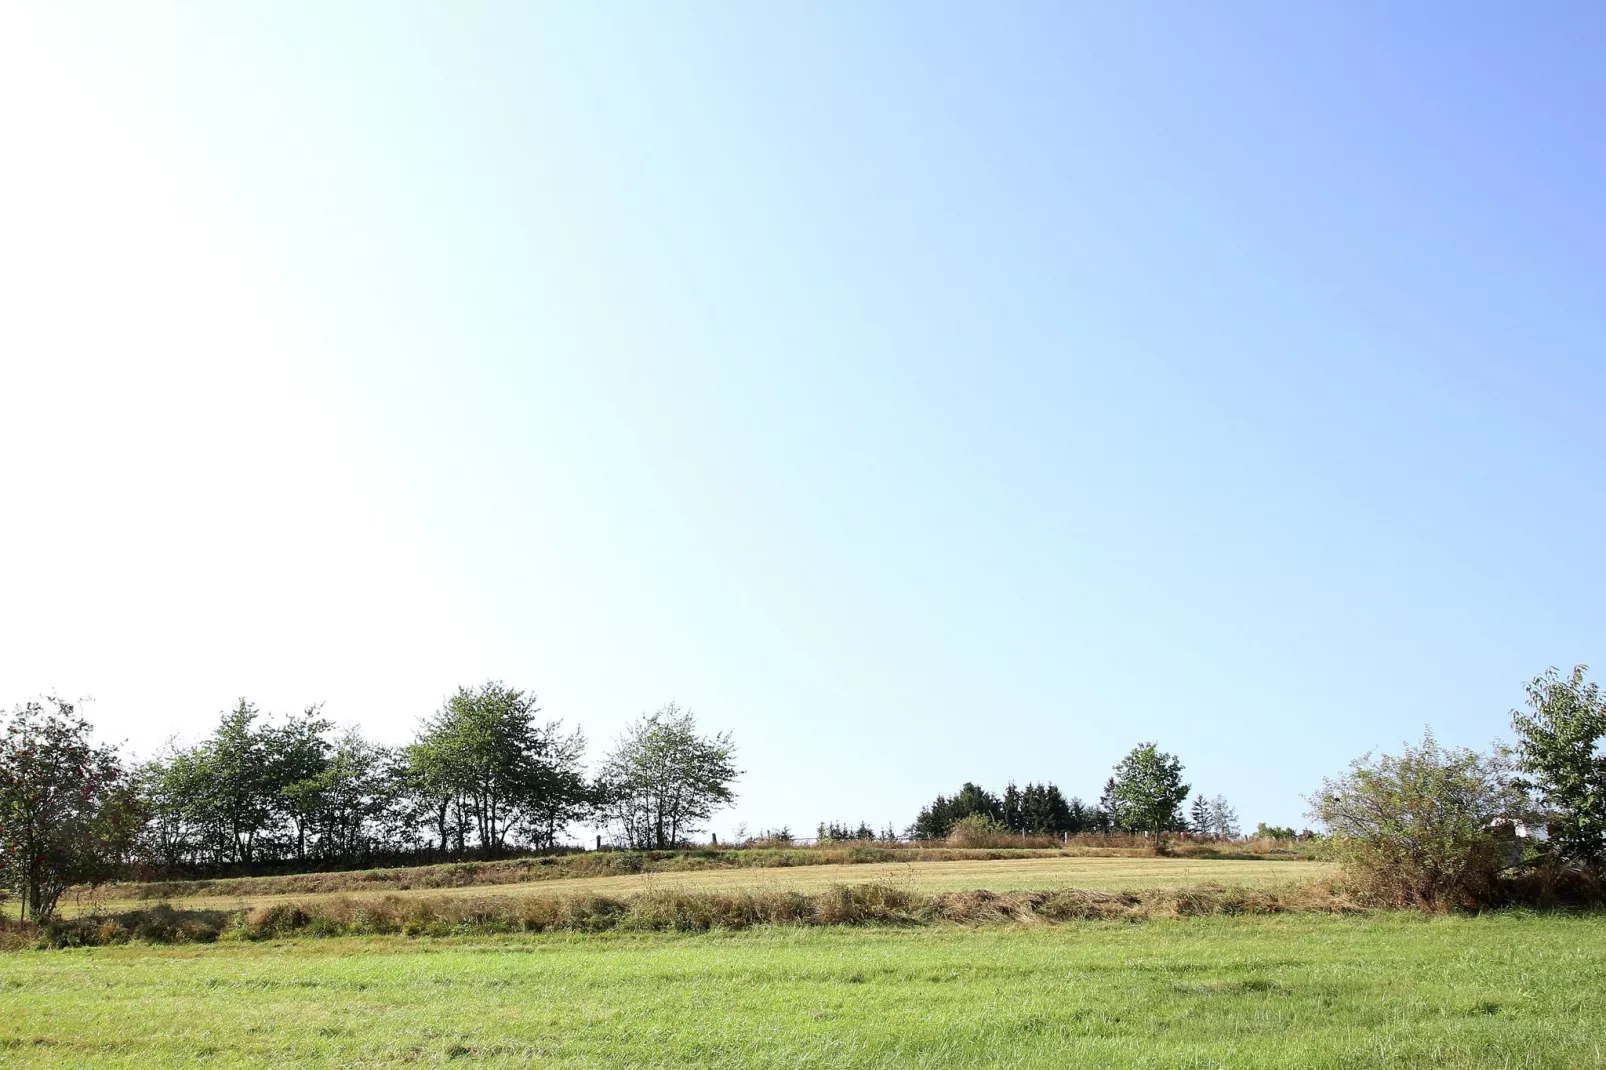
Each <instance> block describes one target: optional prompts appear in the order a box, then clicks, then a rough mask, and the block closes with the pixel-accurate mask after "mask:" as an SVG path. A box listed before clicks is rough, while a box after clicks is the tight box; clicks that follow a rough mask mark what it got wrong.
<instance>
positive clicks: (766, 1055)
mask: <svg viewBox="0 0 1606 1070" xmlns="http://www.w3.org/2000/svg"><path fill="white" fill-rule="evenodd" d="M0 1004H3V1006H4V1013H3V1014H0V1062H3V1063H4V1064H5V1065H7V1066H13V1067H80V1066H81V1067H90V1066H93V1067H163V1066H191V1065H197V1064H204V1065H208V1066H219V1067H234V1066H241V1067H245V1066H250V1067H288V1066H314V1067H316V1066H341V1067H385V1066H399V1065H425V1066H434V1065H447V1064H450V1065H478V1066H488V1067H512V1066H525V1065H529V1064H531V1063H536V1062H539V1063H540V1064H541V1065H544V1066H554V1067H593V1066H595V1067H601V1066H658V1067H670V1066H676V1067H688V1066H707V1065H726V1066H753V1067H766V1066H774V1067H781V1066H785V1067H809V1066H818V1067H885V1066H916V1067H928V1068H940V1067H978V1066H980V1067H987V1066H1027V1067H1035V1066H1042V1067H1048V1066H1055V1067H1063V1066H1090V1067H1091V1066H1099V1067H1105V1066H1113V1067H1218V1066H1255V1067H1376V1066H1422V1065H1427V1064H1430V1063H1431V1064H1433V1065H1435V1066H1437V1067H1585V1066H1601V1065H1606V1041H1603V1039H1602V1038H1606V917H1603V916H1600V915H1586V916H1566V915H1559V914H1527V913H1521V912H1513V913H1503V914H1488V915H1482V916H1441V917H1427V916H1424V915H1420V914H1415V913H1411V912H1388V913H1382V914H1368V915H1360V916H1334V915H1325V914H1284V915H1276V916H1256V917H1205V918H1187V919H1180V920H1150V921H1144V922H1139V923H1120V922H1071V923H1067V924H1063V925H1036V926H1030V925H996V926H981V927H967V926H959V925H937V926H930V927H918V928H898V927H876V926H868V927H836V928H805V927H788V926H770V927H761V928H755V929H750V930H746V931H742V932H729V933H721V932H715V933H707V934H699V935H680V934H649V935H641V934H632V935H625V934H618V933H613V934H603V935H584V936H578V935H570V934H541V935H508V936H493V937H457V938H448V939H431V938H408V937H402V936H388V937H372V936H370V937H361V938H333V939H293V940H281V941H270V942H261V943H221V944H215V945H209V946H183V947H156V946H149V945H140V944H132V945H128V946H124V947H107V948H90V949H78V950H66V951H20V952H14V953H10V954H5V955H0Z"/></svg>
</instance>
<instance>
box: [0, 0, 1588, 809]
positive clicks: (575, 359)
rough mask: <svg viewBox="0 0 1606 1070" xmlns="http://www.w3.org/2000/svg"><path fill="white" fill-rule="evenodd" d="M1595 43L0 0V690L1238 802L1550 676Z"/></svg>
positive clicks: (1217, 8) (693, 15)
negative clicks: (679, 741)
mask: <svg viewBox="0 0 1606 1070" xmlns="http://www.w3.org/2000/svg"><path fill="white" fill-rule="evenodd" d="M1603 55H1606V9H1603V8H1601V7H1600V6H1599V5H1595V4H1583V3H1579V4H1566V3H1544V4H1534V5H1515V4H1508V3H1490V4H1479V3H1454V4H1443V5H1434V4H1426V3H1421V4H1407V5H1399V4H1342V5H1340V4H1296V5H1289V4H1281V3H1263V4H1257V3H1236V4H1230V5H1195V4H1182V3H1145V4H1093V3H1088V4H1035V3H1007V4H955V5H943V4H933V3H920V4H915V3H907V4H893V3H884V4H862V3H847V2H828V3H820V4H736V3H707V4H641V5H634V4H606V5H602V4H582V3H574V4H529V3H509V4H505V5H495V4H488V3H472V4H451V5H441V4H422V3H419V4H410V3H398V2H384V3H373V4H368V5H360V4H335V5H330V4H321V3H311V2H303V3H284V4H252V5H244V4H242V5H223V4H195V5H190V6H179V7H166V6H162V5H160V4H138V5H129V4H120V3H109V4H106V5H104V6H86V5H81V4H74V3H63V4H55V3H52V4H40V5H37V6H31V5H21V6H18V5H15V4H7V5H6V6H4V7H0V703H4V704H5V705H10V704H11V703H14V702H16V701H20V700H22V699H23V698H26V697H27V696H29V695H31V694H34V693H38V692H41V691H56V692H59V693H61V694H63V695H64V696H69V697H76V696H85V695H87V696H93V698H94V702H93V703H92V704H91V705H90V707H89V710H90V713H91V716H92V717H93V719H94V720H95V721H96V722H97V724H98V725H99V726H100V727H101V729H102V732H103V734H104V735H105V736H107V737H108V738H113V739H124V740H127V741H128V742H129V743H130V745H131V746H132V747H133V748H134V749H136V750H140V751H148V750H150V749H151V748H153V747H154V746H155V745H156V744H158V743H159V742H160V741H161V740H162V739H163V738H164V737H166V736H167V735H169V734H171V733H178V734H180V735H181V736H183V737H185V738H195V737H196V735H198V734H199V733H200V732H202V731H203V730H204V729H205V728H206V727H207V726H208V725H209V723H211V722H212V721H213V720H214V719H215V717H216V716H217V713H218V711H219V710H221V709H223V708H224V707H226V706H228V705H231V704H232V702H233V700H234V699H235V698H236V697H238V696H240V695H248V696H250V697H252V698H253V699H254V700H255V701H257V702H258V704H259V705H261V706H263V707H264V708H266V709H268V710H272V711H279V712H282V711H288V710H292V709H297V708H299V707H301V706H303V705H305V704H307V703H310V702H320V701H321V702H324V703H325V711H326V712H327V713H328V714H329V715H330V716H332V717H334V718H335V719H337V720H340V721H346V722H354V723H358V724H360V725H362V726H363V727H364V728H365V729H367V730H368V731H369V732H370V733H372V734H373V735H375V736H377V737H379V738H381V739H384V740H386V741H390V742H400V741H402V740H404V739H405V738H406V737H407V735H408V733H409V732H410V731H411V729H412V727H413V726H414V725H415V724H416V722H417V721H418V719H419V718H420V717H422V716H424V715H426V714H428V713H429V712H431V710H433V709H434V708H435V707H436V706H438V704H439V702H440V700H441V698H442V697H443V696H444V695H445V694H446V693H447V692H449V691H450V690H452V689H453V688H455V687H456V686H457V685H458V684H461V683H472V682H475V681H478V680H482V679H485V678H487V677H500V678H503V679H505V680H507V681H508V682H510V683H514V684H518V685H522V686H526V687H528V688H530V689H533V690H534V691H536V692H537V693H538V694H539V695H540V697H541V700H542V705H543V707H544V709H545V711H546V712H547V713H548V714H549V715H551V716H555V717H561V718H563V719H565V720H566V721H567V722H569V723H571V724H573V723H578V724H579V725H581V726H583V727H584V728H585V729H586V731H587V733H588V734H589V735H590V736H591V737H592V739H593V740H594V747H593V750H594V752H595V751H597V750H600V747H601V745H604V744H606V743H607V741H609V740H610V739H611V738H613V737H614V735H615V734H616V733H617V731H618V730H619V728H620V726H621V725H622V724H623V723H624V722H625V721H626V720H628V719H629V718H631V717H633V716H635V715H637V714H639V713H641V712H643V711H646V710H649V709H652V708H654V707H656V706H658V705H659V704H661V703H663V702H665V701H667V700H669V699H675V700H677V701H679V702H680V703H682V704H683V705H689V706H691V707H692V708H693V709H695V710H696V711H697V712H698V714H699V716H700V718H701V720H702V722H703V724H704V725H705V726H706V727H708V728H709V729H716V728H718V729H730V730H731V731H733V732H734V733H735V736H736V739H737V742H738V744H739V745H740V748H741V759H742V765H743V766H744V768H745V769H747V770H748V772H747V775H746V777H745V778H744V780H743V783H742V786H741V792H742V799H741V803H740V806H739V807H738V808H737V810H735V811H734V812H732V813H730V814H727V815H724V816H722V817H721V818H720V819H719V821H718V822H717V823H716V824H715V826H714V827H715V829H716V830H717V831H721V832H728V831H729V830H730V829H732V828H734V826H735V825H736V823H737V822H738V821H746V822H747V823H748V824H749V825H750V826H751V827H752V828H755V829H757V828H760V827H768V826H773V825H779V824H782V823H785V824H789V825H791V826H792V828H793V829H794V830H795V831H812V828H813V826H814V824H815V823H816V822H818V821H819V820H821V819H829V818H837V819H843V820H848V821H857V820H859V819H861V818H862V819H865V820H868V821H870V822H872V823H874V824H877V825H879V824H882V823H884V822H887V821H893V822H896V823H897V824H898V825H900V826H901V825H904V824H906V823H907V822H908V821H909V820H910V819H911V818H912V817H913V816H914V812H915V811H916V810H917V809H918V807H919V806H920V804H921V803H922V802H923V801H925V800H926V799H928V798H929V797H930V796H932V795H933V794H935V793H936V792H938V791H940V790H949V789H952V788H954V787H956V786H957V785H958V784H959V783H960V782H962V781H964V780H966V779H973V780H977V781H979V782H981V783H983V784H985V785H987V786H990V787H992V788H994V789H1000V788H1002V786H1003V784H1004V782H1005V781H1006V780H1007V779H1009V778H1015V779H1017V780H1021V781H1024V780H1028V779H1052V780H1054V781H1056V782H1058V783H1059V784H1060V785H1061V786H1062V787H1063V788H1064V789H1066V790H1067V791H1068V792H1074V793H1077V794H1080V795H1083V796H1084V797H1096V796H1097V794H1098V792H1099V788H1100V785H1101V784H1102V782H1103V780H1104V778H1105V776H1106V775H1107V773H1108V771H1109V769H1110V767H1111V765H1112V764H1113V763H1115V762H1116V761H1117V760H1118V759H1119V758H1120V756H1121V755H1122V754H1123V753H1124V752H1125V751H1126V750H1127V749H1128V748H1130V747H1131V746H1132V745H1134V744H1135V743H1138V742H1139V741H1142V740H1147V739H1155V740H1158V741H1159V742H1160V744H1161V746H1162V747H1164V748H1166V749H1169V750H1172V751H1174V752H1176V753H1177V754H1179V755H1180V756H1181V757H1182V759H1183V761H1184V763H1185V764H1186V767H1187V772H1188V775H1189V778H1190V780H1191V781H1192V783H1193V784H1194V785H1195V786H1196V787H1197V788H1199V789H1202V790H1204V791H1206V792H1207V793H1210V794H1215V793H1217V792H1220V793H1222V794H1225V795H1226V796H1227V797H1228V798H1229V799H1231V800H1233V801H1234V802H1235V803H1236V804H1237V806H1238V808H1239V811H1240V813H1241V816H1242V817H1243V819H1244V820H1245V822H1246V823H1247V824H1248V825H1250V826H1251V827H1252V826H1253V825H1254V823H1255V822H1256V821H1259V820H1266V821H1273V822H1276V823H1293V822H1299V821H1300V820H1301V817H1302V813H1303V810H1304V805H1303V803H1302V801H1301V799H1300V796H1301V795H1302V794H1303V793H1305V792H1308V791H1309V790H1311V789H1312V788H1313V787H1314V786H1315V784H1316V782H1317V781H1318V780H1319V778H1320V777H1321V776H1323V775H1324V774H1327V773H1330V772H1333V771H1336V770H1337V769H1338V768H1340V767H1341V766H1342V764H1343V763H1344V762H1345V761H1346V760H1348V759H1349V758H1351V757H1353V756H1355V755H1357V754H1360V753H1361V752H1364V751H1366V750H1368V749H1370V748H1373V747H1379V746H1381V747H1385V748H1386V747H1394V746H1397V745H1398V744H1399V742H1400V741H1401V740H1402V739H1404V738H1406V737H1409V736H1414V735H1415V734H1416V733H1418V732H1419V731H1420V729H1421V726H1422V725H1424V724H1429V723H1430V724H1432V725H1433V726H1434V727H1435V728H1436V729H1437V730H1438V732H1439V735H1440V737H1441V739H1443V740H1445V741H1449V742H1454V743H1466V744H1472V745H1481V744H1484V743H1487V742H1488V741H1489V740H1490V739H1492V738H1494V737H1495V736H1496V735H1498V734H1499V733H1501V732H1502V731H1503V730H1504V728H1505V724H1506V716H1507V711H1508V710H1509V708H1510V707H1511V706H1513V705H1516V704H1517V703H1518V701H1519V700H1520V698H1521V686H1520V685H1521V682H1522V681H1523V680H1524V679H1526V678H1527V677H1529V676H1532V675H1533V674H1535V673H1536V672H1538V671H1540V670H1541V669H1543V668H1544V667H1545V666H1547V665H1550V664H1558V665H1563V666H1568V665H1571V664H1573V663H1574V662H1578V661H1589V660H1591V659H1597V660H1598V659H1600V658H1601V657H1602V646H1603V640H1606V615H1603V613H1602V605H1601V604H1602V597H1601V596H1602V582H1601V578H1600V563H1601V555H1602V547H1603V536H1606V504H1603V497H1602V490H1603V478H1602V474H1601V471H1602V468H1601V462H1602V459H1603V458H1606V421H1603V419H1602V412H1603V405H1606V360H1603V356H1606V354H1603V343H1606V192H1603V191H1606V137H1603V136H1602V116H1603V115H1606V65H1603V64H1602V62H1601V57H1602V56H1603Z"/></svg>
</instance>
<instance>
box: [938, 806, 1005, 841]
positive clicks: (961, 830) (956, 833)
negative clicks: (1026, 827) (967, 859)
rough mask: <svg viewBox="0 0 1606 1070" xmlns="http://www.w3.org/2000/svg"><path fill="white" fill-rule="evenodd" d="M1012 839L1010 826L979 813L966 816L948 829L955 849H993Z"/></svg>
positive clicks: (989, 815)
mask: <svg viewBox="0 0 1606 1070" xmlns="http://www.w3.org/2000/svg"><path fill="white" fill-rule="evenodd" d="M1010 837H1011V830H1010V828H1009V826H1008V825H1006V824H1004V823H1003V822H1002V821H1000V820H998V819H997V818H996V817H994V816H992V815H991V814H986V813H981V812H979V811H978V812H977V813H972V814H966V815H965V816H964V817H962V818H960V819H959V820H958V821H955V822H954V823H953V825H951V826H950V827H949V829H948V842H949V843H950V844H952V845H954V846H955V847H991V846H994V845H995V844H997V843H999V842H1000V841H1006V840H1008V839H1009V838H1010Z"/></svg>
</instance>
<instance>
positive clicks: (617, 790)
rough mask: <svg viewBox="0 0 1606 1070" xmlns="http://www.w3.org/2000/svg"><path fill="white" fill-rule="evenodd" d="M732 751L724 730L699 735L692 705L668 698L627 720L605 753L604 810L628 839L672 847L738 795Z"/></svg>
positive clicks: (634, 844) (654, 846)
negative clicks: (655, 708) (652, 709)
mask: <svg viewBox="0 0 1606 1070" xmlns="http://www.w3.org/2000/svg"><path fill="white" fill-rule="evenodd" d="M735 756H736V747H735V745H734V744H733V743H732V742H731V736H730V733H729V732H721V733H718V734H716V735H713V736H700V735H698V734H697V720H696V717H695V715H694V714H693V713H692V711H690V710H682V709H681V708H680V707H679V706H677V705H675V704H674V703H673V702H670V703H668V704H666V705H664V706H663V707H661V708H660V709H659V710H658V711H657V712H656V713H652V714H648V715H646V716H644V717H641V718H639V719H638V720H636V721H635V722H634V723H633V724H631V725H630V726H628V727H627V728H626V729H625V733H624V735H623V736H622V737H621V738H620V740H619V742H618V743H617V744H616V745H615V746H614V749H613V752H612V753H611V754H609V755H608V758H607V761H606V762H605V763H604V765H603V769H602V775H601V778H600V780H601V797H602V798H603V799H604V800H605V802H604V812H605V814H606V816H607V817H608V819H609V820H610V821H611V822H612V823H613V824H614V825H615V826H616V827H617V828H618V829H619V831H620V833H621V835H622V837H623V839H624V841H625V842H626V843H627V844H629V845H630V846H632V847H641V848H652V849H657V850H663V849H666V848H670V847H675V846H677V845H679V844H682V843H684V842H686V841H687V839H688V838H689V837H690V836H692V835H693V834H694V833H696V832H699V831H701V823H702V822H704V821H706V820H708V818H709V817H711V816H712V815H713V814H714V812H715V811H716V810H718V809H720V808H721V807H724V806H729V805H730V804H731V803H732V802H734V801H735V800H736V793H735V791H733V790H732V784H734V783H735V781H736V778H737V777H739V776H740V775H741V771H740V770H739V769H737V768H736V762H735Z"/></svg>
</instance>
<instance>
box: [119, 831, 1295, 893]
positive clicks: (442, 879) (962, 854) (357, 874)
mask: <svg viewBox="0 0 1606 1070" xmlns="http://www.w3.org/2000/svg"><path fill="white" fill-rule="evenodd" d="M1177 846H1178V855H1179V857H1186V858H1192V859H1207V858H1233V859H1264V860H1270V861H1289V860H1300V859H1305V858H1309V857H1311V856H1310V855H1309V853H1308V851H1306V850H1305V849H1303V848H1301V847H1299V846H1297V845H1293V844H1289V843H1286V842H1284V841H1278V840H1256V841H1250V842H1241V843H1219V844H1218V843H1209V842H1204V843H1193V842H1186V841H1184V842H1181V843H1179V844H1178V845H1177ZM1067 857H1074V858H1149V857H1153V856H1152V852H1150V851H1149V850H1148V849H1147V848H1145V847H1142V846H1141V845H1139V844H1138V843H1137V841H1134V840H1132V838H1131V837H1097V838H1096V840H1095V842H1093V843H1085V842H1077V843H1073V844H1070V845H1067V846H1065V847H1053V848H1048V849H1043V848H1030V847H1028V848H1022V847H1020V846H1015V845H1011V844H1008V843H1006V844H1002V845H999V846H994V847H947V846H936V847H926V846H914V845H897V846H891V845H886V844H834V845H823V846H818V847H787V848H693V849H689V850H677V851H598V852H577V853H573V854H565V855H547V856H539V857H531V858H513V859H507V860H504V861H498V862H451V863H444V864H440V865H433V866H410V867H401V868H394V869H362V870H341V871H334V872H310V873H292V874H285V875H282V876H269V877H228V878H221V879H216V880H195V881H157V882H152V883H146V884H140V883H131V884H121V885H112V886H108V887H105V888H102V889H100V890H99V894H100V896H101V898H103V899H111V898H115V899H148V900H176V899H188V898H213V899H216V898H224V897H230V898H239V897H246V898H255V897H260V896H272V895H307V894H318V893H323V892H339V891H346V892H351V891H417V890H419V889H441V888H465V887H481V886H485V885H496V884H527V883H532V882H543V883H544V882H547V881H554V880H572V879H574V878H578V877H622V876H636V875H639V874H642V873H679V872H692V871H696V872H709V871H723V870H730V869H786V868H795V867H799V866H837V865H860V864H870V863H885V864H892V863H898V864H905V863H925V862H958V861H989V860H1004V859H1025V858H1067Z"/></svg>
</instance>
